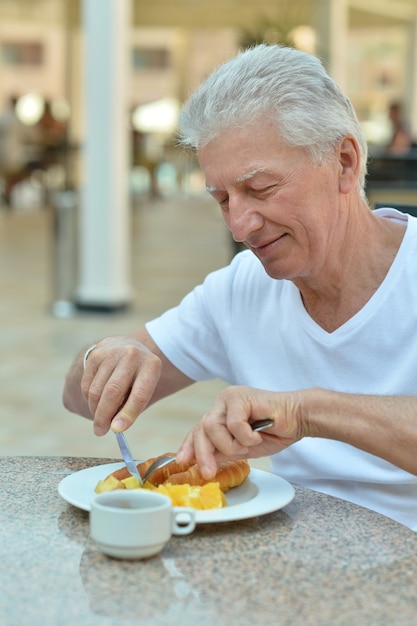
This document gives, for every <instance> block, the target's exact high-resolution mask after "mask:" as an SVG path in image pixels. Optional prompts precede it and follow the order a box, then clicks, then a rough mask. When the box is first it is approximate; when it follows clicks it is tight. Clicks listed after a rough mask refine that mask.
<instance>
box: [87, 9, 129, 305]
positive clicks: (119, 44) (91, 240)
mask: <svg viewBox="0 0 417 626" xmlns="http://www.w3.org/2000/svg"><path fill="white" fill-rule="evenodd" d="M130 8H131V7H130V0H83V6H82V20H83V31H84V51H85V52H84V64H85V139H84V145H83V150H82V162H83V180H82V184H81V190H80V191H81V193H80V209H79V211H80V213H79V215H80V220H79V244H80V248H79V257H80V258H79V285H78V289H77V293H76V304H77V307H78V308H83V309H91V310H95V309H97V310H104V311H112V310H118V309H121V308H125V307H126V306H127V305H128V304H129V301H130V297H131V279H130V248H131V245H130V211H129V192H128V167H129V165H128V164H129V130H128V123H127V111H128V107H127V104H128V103H127V81H128V74H129V69H130V62H129V61H130V60H129V28H130V19H131V13H130Z"/></svg>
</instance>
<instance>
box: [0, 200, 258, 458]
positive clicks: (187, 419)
mask: <svg viewBox="0 0 417 626" xmlns="http://www.w3.org/2000/svg"><path fill="white" fill-rule="evenodd" d="M52 224H53V213H52V211H51V210H48V209H38V210H31V211H27V210H26V211H19V210H17V211H13V212H10V211H7V210H5V209H4V208H3V209H0V293H1V299H0V337H1V342H0V346H1V362H0V363H1V364H0V389H1V398H0V455H52V456H55V455H70V456H98V457H118V455H119V453H118V450H117V446H116V442H115V440H114V438H113V436H112V435H110V434H109V435H107V436H105V437H101V438H97V437H95V436H94V434H93V432H92V428H91V423H90V422H89V421H88V420H85V419H83V418H81V417H78V416H76V415H72V414H70V413H68V412H67V411H66V410H65V409H64V408H63V406H62V403H61V393H62V386H63V381H64V377H65V374H66V371H67V369H68V367H69V365H70V363H71V361H72V358H73V356H74V355H75V353H76V352H78V350H80V349H81V348H82V347H83V346H85V345H86V344H91V343H93V342H94V340H96V339H97V338H100V337H103V336H107V335H111V334H124V333H125V332H128V331H130V330H132V329H134V328H136V327H138V326H140V325H141V324H142V323H143V322H144V321H146V320H147V319H149V318H151V317H153V316H155V315H157V314H158V313H160V312H162V311H163V310H165V309H166V308H167V307H169V306H171V305H174V304H176V303H177V302H178V300H179V299H180V298H181V297H182V296H183V295H184V294H185V293H186V292H187V291H188V290H189V289H190V288H192V287H193V286H194V285H195V284H197V283H198V282H200V281H201V279H202V278H203V277H204V276H205V275H206V273H207V272H209V271H210V270H213V269H216V268H217V267H220V266H222V265H224V264H225V263H227V262H228V260H229V259H230V256H231V245H230V239H229V235H228V233H227V232H226V229H225V227H224V225H223V223H222V221H221V217H220V215H219V212H218V209H217V207H216V206H215V205H214V204H213V203H212V201H211V200H209V199H206V198H204V199H203V198H201V197H199V196H195V197H188V198H185V197H176V198H173V199H160V200H153V201H150V200H148V199H146V198H144V197H142V198H141V199H139V200H138V201H137V202H136V203H135V205H134V206H133V207H132V241H133V283H134V296H133V301H132V306H131V309H130V310H129V312H127V313H123V314H121V313H120V314H112V315H109V314H100V315H98V314H86V313H83V314H81V313H79V312H78V313H77V314H76V315H74V316H72V317H69V318H57V317H54V316H53V315H52V313H51V305H52V303H53V302H54V294H53V288H52V284H53V280H52V278H53V265H54V263H53V262H54V253H53V234H52V233H53V228H52ZM223 386H224V384H223V383H222V382H221V381H212V382H209V383H201V384H197V385H194V386H193V387H192V388H190V389H187V390H184V391H183V392H181V393H179V394H176V395H175V396H172V397H170V398H167V399H165V400H163V401H162V402H160V403H158V404H157V405H155V406H153V407H150V408H149V409H148V410H147V411H146V412H145V413H144V414H143V416H142V417H141V418H140V420H138V421H137V422H136V424H135V426H134V427H133V428H132V429H131V430H130V433H129V440H130V443H131V447H132V449H133V452H134V454H135V456H137V457H138V458H145V457H148V456H153V455H156V454H160V453H162V452H165V451H168V450H175V449H176V448H177V446H178V445H179V443H180V442H181V441H182V438H183V436H184V435H185V434H186V432H187V430H188V429H189V428H190V427H191V425H192V424H193V423H194V422H195V421H196V420H197V419H198V418H199V417H200V416H201V415H202V413H203V412H204V411H205V410H206V409H207V408H208V407H209V406H210V405H211V403H212V401H213V399H214V397H215V395H216V394H217V392H218V391H219V390H220V389H222V388H223ZM254 465H255V466H256V467H261V468H264V467H267V466H268V465H269V464H268V462H267V460H266V459H265V460H259V461H256V462H254Z"/></svg>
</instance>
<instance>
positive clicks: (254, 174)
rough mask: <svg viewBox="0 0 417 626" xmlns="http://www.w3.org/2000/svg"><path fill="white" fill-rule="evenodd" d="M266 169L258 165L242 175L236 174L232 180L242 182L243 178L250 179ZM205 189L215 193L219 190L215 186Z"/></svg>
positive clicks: (266, 169)
mask: <svg viewBox="0 0 417 626" xmlns="http://www.w3.org/2000/svg"><path fill="white" fill-rule="evenodd" d="M268 171H269V170H268V168H266V167H258V168H256V169H254V170H250V171H249V172H245V174H242V176H238V177H237V178H236V179H235V181H234V182H235V183H237V184H239V183H243V182H245V180H250V179H251V178H253V177H254V176H256V174H262V173H263V172H268ZM206 191H208V193H215V192H216V191H220V189H218V188H217V187H206Z"/></svg>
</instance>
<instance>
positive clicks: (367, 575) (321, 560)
mask: <svg viewBox="0 0 417 626" xmlns="http://www.w3.org/2000/svg"><path fill="white" fill-rule="evenodd" d="M111 461H113V460H112V459H94V458H73V457H2V458H0V464H1V488H0V546H1V548H0V549H1V558H0V572H1V592H0V623H1V624H3V625H5V626H15V625H16V626H17V625H19V626H26V625H28V626H29V625H30V626H38V625H39V626H41V625H42V626H49V625H51V626H58V625H59V626H67V625H72V624H74V625H77V626H84V625H86V626H87V625H88V626H95V625H96V624H97V625H100V626H107V625H113V624H114V625H118V624H120V625H123V626H130V625H131V624H132V625H133V624H135V625H136V624H139V623H140V624H141V625H145V626H147V625H149V626H151V625H152V626H170V625H173V626H174V625H175V626H177V625H178V624H180V625H182V626H191V625H192V626H195V624H199V626H223V625H224V626H226V625H227V626H229V625H232V626H234V625H235V624H236V625H237V624H239V626H246V625H247V626H249V625H251V626H252V625H253V624H261V625H269V624H270V625H271V626H272V625H274V626H276V625H278V626H280V625H285V626H287V625H288V626H298V625H301V624H302V625H303V626H309V625H317V626H344V625H346V626H348V625H349V626H351V625H352V624H355V626H356V625H357V626H366V625H372V626H374V625H378V626H385V625H387V626H388V625H389V626H392V625H393V624H395V626H402V625H404V626H411V625H412V624H415V623H417V533H414V532H413V531H411V530H409V529H407V528H405V527H403V526H401V525H400V524H398V523H396V522H393V521H391V520H389V519H387V518H385V517H383V516H381V515H379V514H377V513H374V512H372V511H369V510H367V509H364V508H361V507H358V506H355V505H353V504H350V503H348V502H345V501H342V500H338V499H336V498H332V497H329V496H326V495H323V494H320V493H317V492H314V491H310V490H308V489H303V488H299V487H296V493H295V498H294V500H293V501H292V502H291V503H290V504H289V505H287V506H285V507H284V508H283V509H282V510H280V511H276V512H274V513H270V514H267V515H263V516H259V517H254V518H251V519H247V520H242V521H236V522H226V523H216V524H204V525H199V526H198V527H197V529H196V531H195V532H194V533H193V534H191V535H188V536H178V537H173V538H172V540H171V541H170V542H169V543H168V545H167V546H166V547H165V548H164V550H163V551H162V552H161V553H160V554H159V555H157V556H156V557H153V558H151V559H149V560H146V561H120V560H115V559H111V558H109V557H106V556H105V555H103V554H101V553H100V552H99V551H98V549H97V548H96V546H95V544H94V542H93V541H92V539H91V538H90V536H89V523H88V522H89V520H88V513H87V512H86V511H82V510H80V509H77V508H75V507H73V506H72V505H70V504H68V503H67V502H65V501H64V500H63V499H62V498H61V497H60V496H59V495H58V492H57V488H58V484H59V482H60V481H61V480H62V479H63V478H64V477H65V475H67V474H69V473H71V472H76V471H79V470H81V469H84V468H87V467H91V466H95V465H99V464H103V463H109V462H111Z"/></svg>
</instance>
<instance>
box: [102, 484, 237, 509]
mask: <svg viewBox="0 0 417 626" xmlns="http://www.w3.org/2000/svg"><path fill="white" fill-rule="evenodd" d="M140 488H141V487H140V485H139V481H138V480H137V478H135V477H134V476H129V477H128V478H124V479H123V480H118V479H117V478H115V477H114V476H112V475H110V476H108V477H107V478H105V479H104V480H100V481H99V482H98V484H97V487H96V493H103V492H104V491H114V490H115V489H140ZM143 488H144V489H149V490H150V491H156V492H157V493H162V494H164V495H165V496H168V497H169V498H170V499H171V502H172V506H187V507H191V508H193V509H197V510H200V511H203V510H207V509H221V508H223V507H224V506H227V502H226V497H225V495H224V493H223V491H222V490H221V489H220V485H219V483H215V482H213V483H207V484H206V485H203V486H191V485H188V484H185V485H171V484H170V483H166V484H164V485H158V487H155V486H154V485H152V483H150V482H149V481H146V483H145V484H144V485H143Z"/></svg>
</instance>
